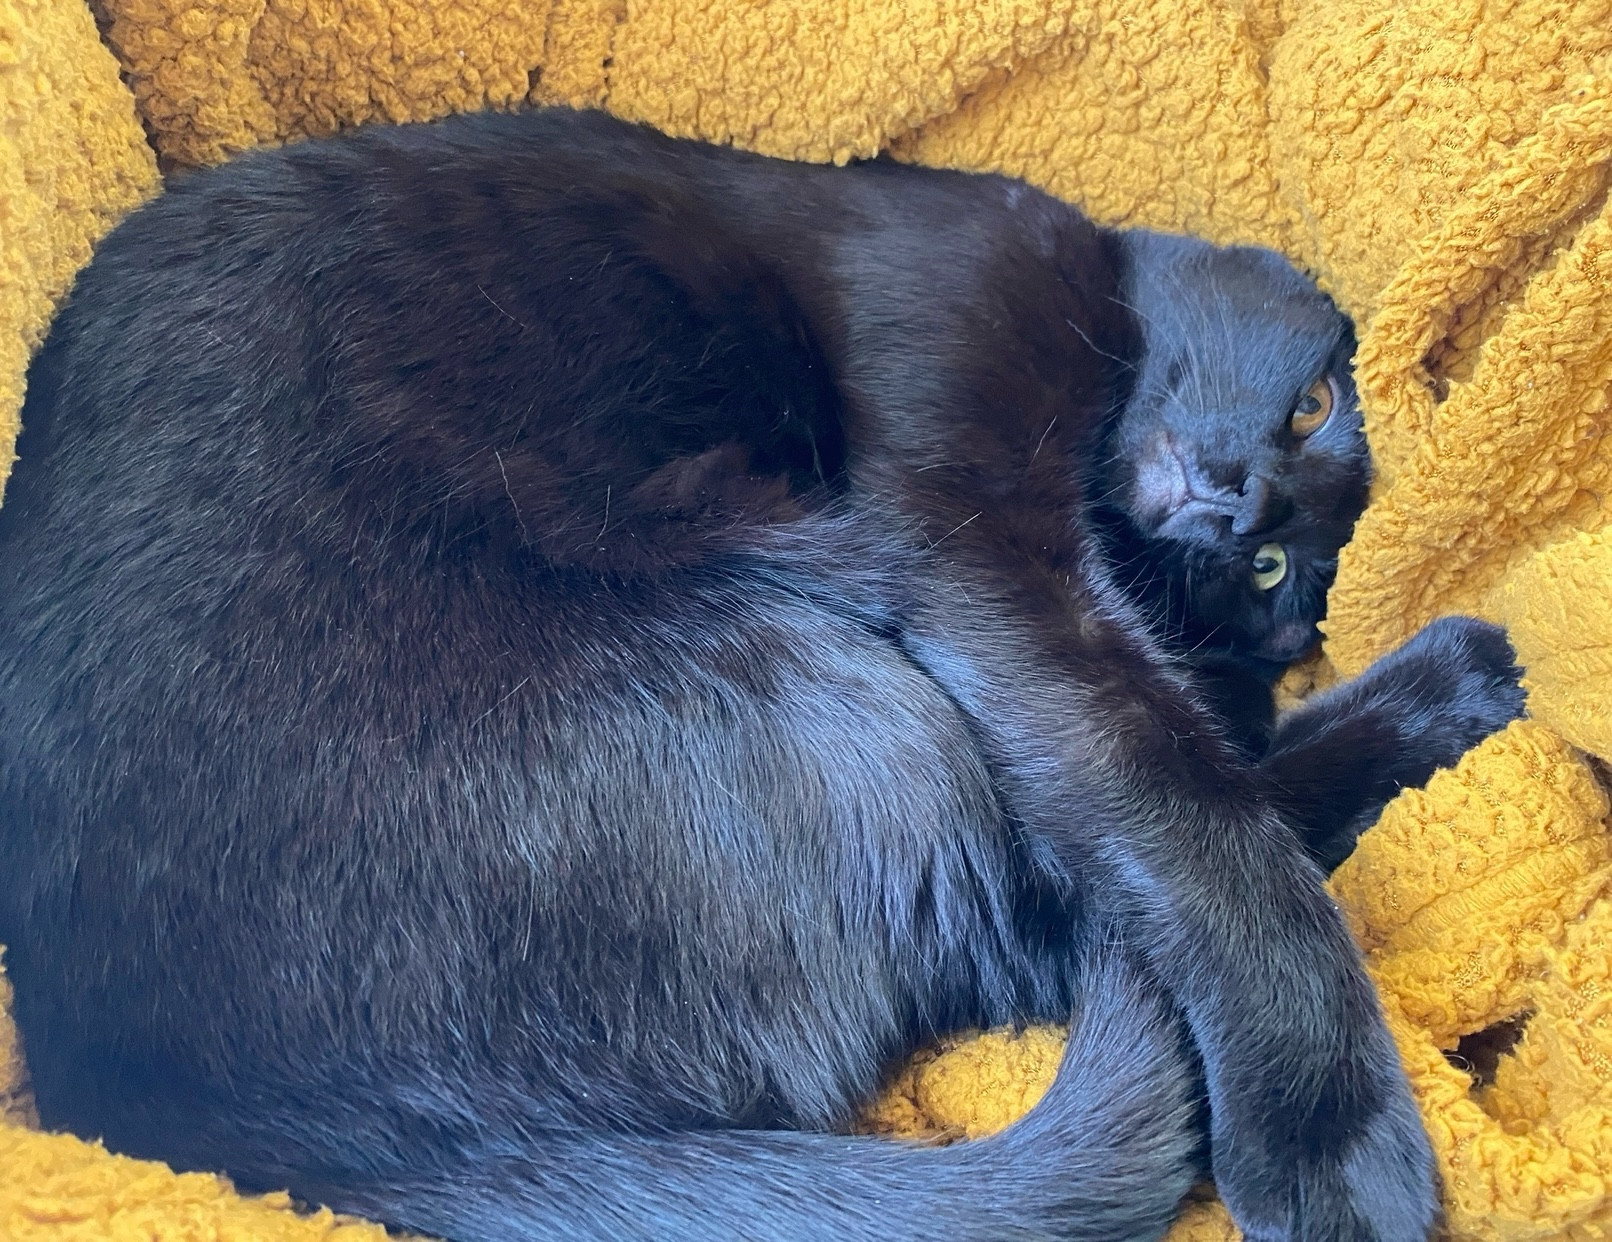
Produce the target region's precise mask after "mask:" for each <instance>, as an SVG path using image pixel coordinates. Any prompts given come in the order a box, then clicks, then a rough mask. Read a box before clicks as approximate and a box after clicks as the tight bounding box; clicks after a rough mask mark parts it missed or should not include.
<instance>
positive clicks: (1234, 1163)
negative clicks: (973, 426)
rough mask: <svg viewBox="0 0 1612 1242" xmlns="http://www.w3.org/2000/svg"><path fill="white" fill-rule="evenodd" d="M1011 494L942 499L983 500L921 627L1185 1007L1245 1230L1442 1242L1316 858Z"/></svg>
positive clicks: (1219, 1170) (1149, 648) (911, 638)
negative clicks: (1009, 506) (1022, 521)
mask: <svg viewBox="0 0 1612 1242" xmlns="http://www.w3.org/2000/svg"><path fill="white" fill-rule="evenodd" d="M934 473H939V472H938V471H937V472H934ZM949 502H950V498H949V497H945V496H942V497H941V498H940V499H938V500H937V502H936V503H937V507H938V506H939V505H940V504H945V503H949ZM1004 509H1005V506H1003V505H1001V504H1000V503H997V504H996V505H995V506H994V512H993V509H992V508H988V507H987V505H986V504H985V503H984V502H983V498H982V499H981V500H979V501H975V500H969V501H965V502H964V504H963V505H961V506H958V507H957V508H955V509H953V511H952V513H951V514H947V515H946V516H944V517H943V518H942V517H938V515H937V519H938V520H937V525H939V522H941V521H945V522H949V523H951V525H952V526H959V524H961V523H964V522H965V521H967V519H969V518H970V517H971V515H972V514H978V515H979V516H978V517H977V518H976V519H975V520H973V521H971V522H968V524H967V525H966V526H961V528H960V529H958V530H957V531H956V533H955V534H954V535H953V537H952V538H951V539H950V540H948V541H947V542H945V543H944V544H941V545H940V546H939V548H938V549H937V553H936V556H935V560H934V562H933V564H932V566H931V568H930V572H929V574H928V575H927V576H924V577H923V580H924V582H925V584H926V591H925V594H924V596H923V598H922V599H921V601H920V603H919V605H918V607H917V608H916V609H915V611H914V614H913V616H912V617H911V619H910V621H909V623H908V627H907V631H906V641H907V643H908V647H909V649H910V650H911V652H912V654H913V657H914V659H915V660H916V661H917V662H918V663H919V664H920V665H921V666H922V667H924V668H926V669H928V670H929V671H930V673H931V674H932V675H933V676H934V677H935V678H936V680H937V681H939V682H940V683H941V684H942V685H944V686H945V687H946V689H947V690H948V691H949V692H950V693H951V695H952V697H953V698H954V699H955V700H956V701H957V702H958V703H959V704H960V705H961V706H962V707H963V709H964V710H965V711H966V712H967V713H968V715H969V717H970V718H971V719H972V720H973V722H974V723H975V726H976V729H977V732H978V735H979V737H980V739H981V745H982V747H983V748H984V749H985V751H986V753H987V755H988V757H989V759H990V760H991V762H992V764H993V767H994V769H995V770H996V771H997V772H998V774H999V780H1000V782H1001V785H1002V788H1003V790H1004V795H1005V797H1006V799H1007V802H1008V804H1009V807H1010V809H1011V811H1012V813H1013V815H1014V817H1015V819H1016V820H1017V821H1018V822H1019V823H1021V824H1022V825H1023V826H1024V829H1025V831H1026V832H1027V833H1028V834H1029V835H1030V836H1031V837H1032V838H1033V839H1034V840H1037V841H1039V842H1040V843H1042V845H1043V846H1044V848H1046V849H1047V850H1048V852H1049V853H1050V854H1051V855H1052V856H1053V857H1055V858H1056V859H1057V860H1059V862H1060V863H1061V865H1063V866H1064V867H1065V868H1067V869H1068V871H1069V872H1070V873H1071V874H1074V875H1076V876H1079V877H1081V878H1082V880H1083V881H1084V887H1085V891H1086V892H1087V893H1088V894H1089V899H1090V901H1091V902H1092V903H1094V905H1095V906H1096V908H1098V909H1100V910H1102V911H1103V913H1104V914H1106V915H1107V916H1109V917H1112V918H1114V919H1115V920H1117V921H1118V922H1119V923H1120V924H1121V925H1122V926H1123V927H1124V928H1125V932H1126V935H1127V938H1128V939H1129V940H1130V942H1131V943H1133V944H1134V945H1136V946H1137V948H1138V949H1139V950H1140V952H1141V953H1142V954H1143V955H1144V956H1145V957H1146V960H1147V962H1148V964H1149V967H1150V969H1151V971H1152V972H1153V974H1154V975H1155V976H1156V977H1157V978H1158V979H1159V980H1160V981H1161V982H1162V983H1163V985H1164V986H1165V987H1166V988H1167V989H1168V990H1169V992H1170V993H1171V995H1172V996H1173V998H1174V1000H1175V1002H1176V1003H1177V1004H1178V1005H1179V1006H1180V1009H1181V1011H1182V1012H1183V1014H1184V1016H1185V1019H1186V1022H1187V1024H1188V1026H1189V1027H1190V1029H1191V1031H1192V1035H1193V1037H1194V1039H1195V1041H1196V1043H1197V1047H1198V1050H1199V1053H1200V1055H1201V1056H1202V1059H1203V1065H1204V1073H1205V1080H1206V1084H1207V1089H1208V1095H1209V1109H1210V1125H1211V1150H1212V1163H1213V1171H1214V1177H1215V1181H1216V1183H1217V1185H1218V1187H1219V1190H1220V1193H1221V1195H1222V1196H1223V1197H1224V1199H1225V1201H1226V1203H1227V1205H1228V1206H1229V1207H1230V1208H1231V1210H1232V1213H1233V1215H1234V1217H1235V1218H1236V1220H1237V1223H1238V1224H1239V1226H1240V1227H1241V1228H1242V1230H1243V1232H1244V1236H1245V1237H1248V1238H1250V1239H1253V1240H1257V1242H1276V1240H1278V1239H1282V1240H1291V1242H1299V1240H1301V1239H1302V1240H1303V1242H1342V1240H1345V1239H1348V1240H1351V1242H1353V1240H1356V1239H1359V1240H1365V1239H1373V1240H1380V1242H1388V1240H1395V1242H1411V1240H1413V1239H1421V1238H1424V1237H1425V1236H1426V1234H1427V1232H1428V1231H1429V1229H1430V1228H1431V1226H1432V1223H1433V1220H1434V1217H1435V1214H1436V1210H1437V1196H1436V1191H1435V1176H1434V1168H1433V1160H1432V1152H1431V1150H1430V1147H1429V1145H1428V1142H1427V1138H1426V1135H1425V1133H1424V1131H1423V1129H1422V1125H1421V1119H1420V1117H1419V1116H1418V1114H1417V1111H1416V1108H1415V1105H1414V1103H1413V1102H1412V1100H1411V1096H1410V1092H1409V1089H1408V1086H1407V1084H1406V1081H1405V1077H1404V1072H1403V1069H1402V1068H1401V1066H1400V1063H1399V1058H1398V1054H1397V1052H1396V1050H1395V1047H1394V1044H1393V1042H1392V1040H1391V1039H1390V1038H1389V1035H1388V1032H1387V1030H1386V1028H1385V1026H1384V1024H1383V1020H1382V1017H1381V1014H1380V1012H1379V1010H1378V1007H1377V1002H1376V997H1375V995H1374V993H1373V991H1372V987H1371V984H1370V982H1369V980H1368V979H1367V977H1366V975H1365V972H1364V970H1363V969H1362V966H1361V963H1360V959H1359V955H1358V951H1357V949H1356V948H1355V945H1354V944H1353V942H1352V940H1351V939H1350V937H1349V934H1348V932H1347V930H1346V929H1345V927H1344V925H1343V922H1342V920H1341V918H1340V917H1339V915H1338V912H1337V910H1336V908H1335V907H1334V906H1333V904H1332V903H1331V902H1330V901H1329V899H1328V898H1327V897H1326V895H1325V893H1324V892H1323V891H1322V888H1321V873H1320V871H1319V869H1318V868H1316V867H1315V865H1314V864H1313V863H1312V862H1311V861H1310V860H1309V859H1308V858H1307V857H1306V856H1305V855H1304V853H1303V851H1302V850H1301V849H1300V847H1299V845H1298V842H1297V839H1296V836H1295V834H1294V831H1293V829H1292V827H1291V826H1290V825H1289V824H1288V823H1287V822H1285V821H1284V818H1283V816H1282V814H1281V813H1280V812H1279V810H1278V809H1277V808H1276V806H1275V805H1274V804H1273V803H1272V802H1271V800H1270V799H1269V797H1268V790H1267V786H1266V782H1265V779H1264V778H1263V777H1262V775H1261V774H1260V773H1259V772H1258V770H1257V769H1256V768H1255V767H1253V766H1252V765H1250V764H1249V763H1247V762H1246V761H1245V760H1243V759H1242V758H1241V757H1240V756H1239V755H1238V754H1237V752H1236V751H1235V749H1234V748H1233V747H1231V746H1230V745H1229V744H1228V743H1227V742H1226V741H1225V740H1224V736H1223V733H1222V731H1221V730H1220V728H1219V727H1218V725H1217V724H1216V723H1215V722H1214V720H1213V717H1212V715H1211V714H1210V713H1209V711H1208V710H1207V708H1206V707H1205V706H1204V705H1203V704H1201V703H1200V702H1199V701H1198V699H1197V697H1196V692H1195V690H1194V687H1193V685H1192V683H1191V681H1190V678H1189V677H1188V676H1187V675H1186V674H1185V673H1184V672H1182V671H1180V670H1179V669H1178V668H1177V667H1176V666H1175V665H1174V664H1173V663H1172V662H1171V661H1170V660H1169V659H1168V658H1167V657H1166V656H1165V655H1164V654H1163V653H1162V652H1161V651H1160V650H1159V649H1157V648H1156V647H1155V645H1154V640H1153V639H1152V637H1151V635H1150V633H1149V631H1148V630H1147V629H1146V627H1145V626H1144V625H1142V624H1141V623H1140V622H1139V620H1138V619H1137V618H1136V617H1135V615H1134V614H1133V613H1132V611H1131V608H1130V606H1129V605H1128V603H1127V602H1126V601H1125V600H1124V598H1123V596H1122V595H1121V594H1120V593H1119V592H1118V591H1117V590H1115V589H1113V588H1112V587H1111V586H1109V585H1107V584H1106V583H1105V582H1104V580H1103V577H1102V575H1101V572H1100V570H1099V571H1096V572H1094V571H1092V570H1091V569H1090V568H1089V563H1088V566H1087V567H1081V562H1080V559H1079V557H1078V554H1076V555H1071V556H1070V557H1069V559H1068V560H1065V561H1064V562H1063V565H1067V566H1070V567H1071V568H1072V569H1073V568H1077V567H1080V568H1081V572H1078V573H1077V572H1070V571H1068V570H1063V569H1062V568H1061V567H1060V566H1059V565H1058V564H1057V563H1056V562H1054V564H1052V565H1049V564H1048V563H1047V560H1048V559H1050V558H1043V557H1042V556H1039V555H1035V554H1034V550H1035V549H1036V544H1035V543H1033V542H1032V541H1031V540H1030V539H1027V538H1024V537H1023V536H1022V533H1021V532H1018V531H1014V530H1011V529H1008V530H1003V529H999V528H998V521H999V519H998V520H993V518H994V517H995V516H996V515H997V514H1002V513H1003V511H1004ZM941 529H946V528H945V527H942V528H941ZM1026 548H1029V549H1031V550H1032V551H1031V553H1030V554H1026V553H1025V552H1024V551H1022V550H1023V549H1026ZM1008 549H1017V550H1020V551H1018V552H1017V554H1016V555H1014V554H1012V553H1009V552H1006V551H1005V550H1008Z"/></svg>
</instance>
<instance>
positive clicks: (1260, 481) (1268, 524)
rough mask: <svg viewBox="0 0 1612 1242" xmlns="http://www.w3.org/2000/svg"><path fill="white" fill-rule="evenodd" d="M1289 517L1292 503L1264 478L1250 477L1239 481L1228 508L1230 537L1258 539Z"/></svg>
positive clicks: (1261, 476)
mask: <svg viewBox="0 0 1612 1242" xmlns="http://www.w3.org/2000/svg"><path fill="white" fill-rule="evenodd" d="M1292 516H1293V502H1292V501H1291V500H1289V499H1288V498H1287V497H1286V496H1284V495H1283V494H1282V493H1281V492H1280V491H1279V490H1278V489H1277V487H1276V485H1275V484H1274V483H1272V482H1271V481H1270V480H1269V479H1267V478H1266V477H1265V476H1264V475H1261V474H1251V475H1249V476H1248V477H1247V478H1246V479H1244V480H1243V485H1242V487H1241V489H1239V491H1238V493H1237V499H1236V500H1235V501H1234V502H1233V504H1232V513H1231V533H1232V534H1234V535H1262V534H1264V533H1265V532H1266V531H1268V530H1275V529H1276V528H1277V527H1278V526H1280V525H1281V524H1282V523H1283V522H1285V521H1287V519H1288V518H1290V517H1292Z"/></svg>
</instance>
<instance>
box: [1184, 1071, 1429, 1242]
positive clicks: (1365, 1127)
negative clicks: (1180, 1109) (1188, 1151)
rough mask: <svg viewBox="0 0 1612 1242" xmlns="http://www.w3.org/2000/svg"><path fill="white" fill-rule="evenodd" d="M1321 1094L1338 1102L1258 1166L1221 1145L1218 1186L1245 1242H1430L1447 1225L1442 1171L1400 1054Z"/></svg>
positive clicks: (1345, 1075) (1257, 1155)
mask: <svg viewBox="0 0 1612 1242" xmlns="http://www.w3.org/2000/svg"><path fill="white" fill-rule="evenodd" d="M1385 1042H1386V1041H1385ZM1323 1094H1324V1095H1325V1096H1331V1097H1332V1098H1330V1099H1324V1100H1323V1101H1322V1103H1321V1105H1320V1106H1319V1107H1318V1108H1317V1109H1316V1110H1315V1111H1314V1112H1313V1113H1312V1114H1311V1116H1310V1118H1309V1119H1308V1121H1307V1122H1306V1123H1305V1124H1304V1125H1302V1126H1300V1127H1298V1129H1297V1132H1296V1133H1292V1136H1291V1138H1290V1139H1289V1140H1288V1141H1287V1142H1286V1143H1280V1144H1275V1145H1268V1146H1262V1145H1259V1144H1256V1145H1254V1154H1253V1158H1252V1159H1248V1158H1247V1154H1248V1153H1247V1149H1246V1148H1242V1149H1240V1148H1239V1145H1238V1144H1236V1143H1235V1142H1233V1143H1231V1144H1230V1145H1225V1144H1222V1143H1221V1142H1219V1141H1217V1142H1216V1144H1215V1154H1214V1175H1215V1182H1216V1184H1217V1186H1218V1188H1219V1190H1220V1194H1221V1197H1222V1198H1223V1199H1224V1200H1225V1202H1226V1206H1227V1207H1228V1208H1229V1209H1230V1211H1231V1213H1232V1216H1233V1217H1234V1218H1235V1219H1236V1221H1237V1224H1238V1226H1239V1228H1240V1229H1241V1230H1242V1232H1243V1237H1244V1238H1245V1239H1247V1240H1248V1242H1425V1240H1426V1239H1427V1237H1428V1235H1429V1234H1430V1233H1431V1232H1432V1229H1433V1227H1434V1225H1435V1223H1436V1222H1437V1220H1438V1218H1439V1211H1440V1209H1439V1179H1438V1172H1437V1166H1436V1163H1435V1161H1434V1157H1433V1150H1432V1146H1431V1144H1430V1143H1429V1142H1428V1139H1427V1134H1426V1131H1425V1130H1424V1129H1423V1127H1422V1122H1421V1118H1420V1117H1419V1116H1418V1114H1417V1111H1416V1106H1415V1104H1414V1103H1413V1102H1412V1100H1411V1096H1410V1092H1409V1089H1408V1087H1407V1085H1406V1083H1405V1080H1404V1077H1403V1075H1402V1074H1401V1072H1400V1069H1399V1063H1398V1058H1397V1056H1394V1054H1393V1053H1392V1051H1391V1050H1390V1051H1389V1052H1388V1053H1387V1060H1386V1063H1379V1065H1378V1066H1375V1067H1370V1068H1367V1067H1360V1066H1356V1067H1354V1068H1353V1070H1352V1072H1351V1071H1343V1072H1340V1076H1339V1080H1338V1081H1336V1082H1334V1083H1333V1084H1332V1087H1331V1089H1330V1090H1329V1091H1328V1092H1325V1093H1323ZM1340 1097H1351V1098H1348V1099H1343V1098H1340ZM1363 1101H1366V1103H1364V1104H1363ZM1285 1128H1287V1127H1283V1126H1278V1127H1277V1129H1278V1131H1280V1130H1282V1129H1285Z"/></svg>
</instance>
